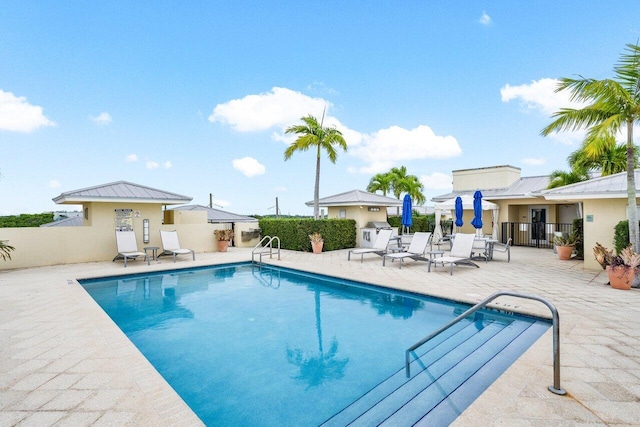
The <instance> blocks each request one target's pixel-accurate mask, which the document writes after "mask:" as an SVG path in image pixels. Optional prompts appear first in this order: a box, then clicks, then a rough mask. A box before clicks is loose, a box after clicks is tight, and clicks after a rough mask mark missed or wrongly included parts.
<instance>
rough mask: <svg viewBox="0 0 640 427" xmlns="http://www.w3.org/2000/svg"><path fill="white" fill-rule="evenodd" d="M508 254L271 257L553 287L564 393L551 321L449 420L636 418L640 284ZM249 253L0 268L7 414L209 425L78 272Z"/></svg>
mask: <svg viewBox="0 0 640 427" xmlns="http://www.w3.org/2000/svg"><path fill="white" fill-rule="evenodd" d="M587 252H588V251H587ZM501 255H503V254H497V255H496V257H495V260H494V261H491V262H488V263H485V262H479V265H480V268H479V269H475V268H469V267H456V268H454V273H453V276H450V275H449V272H448V269H444V268H437V269H435V270H433V269H432V272H431V273H427V266H426V263H424V262H413V261H408V262H406V263H405V264H404V265H403V268H402V269H399V268H398V265H397V263H387V266H386V267H382V260H381V258H380V257H378V256H375V255H371V256H368V257H367V256H365V261H364V262H363V263H361V262H360V261H359V260H351V261H347V251H346V250H345V251H334V252H325V253H322V254H318V255H314V254H311V253H300V252H290V251H283V253H282V257H281V260H280V261H278V260H277V259H275V258H273V259H271V260H270V259H268V258H267V259H266V262H268V263H272V264H275V265H280V266H284V267H290V268H296V269H302V270H306V271H311V272H317V273H322V274H329V275H333V276H338V277H344V278H348V279H355V280H362V281H366V282H369V283H373V284H378V285H383V286H387V287H394V288H399V289H403V290H408V291H412V292H419V293H426V294H429V295H434V296H440V297H445V298H451V299H455V300H459V301H465V302H470V303H474V302H476V301H478V300H481V299H483V298H485V297H486V296H488V295H490V294H491V293H493V292H495V291H498V290H514V291H519V292H524V293H533V294H538V295H540V296H542V297H545V298H547V299H549V300H551V301H552V302H553V303H554V304H555V305H556V307H557V308H558V311H559V313H560V319H561V325H560V335H561V341H560V343H561V344H560V348H561V366H562V372H561V375H562V376H561V386H562V387H563V388H564V389H565V390H566V391H567V392H568V393H567V395H566V396H557V395H554V394H552V393H550V392H549V391H547V386H549V385H551V384H552V382H553V373H552V336H551V331H549V332H547V333H546V334H545V335H544V336H543V337H542V338H541V339H540V340H538V341H537V342H536V343H535V344H534V345H533V346H532V347H531V348H530V349H529V350H528V351H527V352H526V353H525V354H524V355H523V356H522V357H520V359H518V360H517V361H516V363H514V364H513V365H512V366H511V368H509V369H508V370H507V371H506V372H505V373H504V374H503V375H502V376H501V377H500V378H499V379H498V380H497V381H496V382H495V383H494V384H493V385H492V386H491V387H490V388H489V389H488V390H486V391H485V392H484V393H483V394H482V395H481V396H480V397H479V398H478V399H477V400H476V401H475V402H474V403H473V404H472V405H471V406H470V407H469V408H468V409H467V410H466V411H465V412H464V413H463V414H462V415H461V416H460V417H459V418H458V419H457V420H456V421H455V422H454V425H459V426H468V425H482V426H493V425H508V426H516V425H517V426H540V425H563V426H574V425H575V426H578V425H579V426H582V425H590V426H591V425H615V426H632V425H640V328H638V326H637V325H636V323H637V321H638V319H640V290H638V289H632V290H631V291H620V290H615V289H611V288H610V287H609V286H605V285H604V283H606V282H607V278H606V275H605V274H604V272H599V271H589V270H584V269H583V268H582V263H581V262H578V261H559V260H558V259H557V255H555V254H553V252H552V251H551V250H548V249H546V250H541V249H534V248H521V247H514V248H513V249H512V258H511V262H510V263H507V262H506V257H505V256H501ZM589 255H590V254H589V253H587V256H589ZM250 259H251V250H250V249H238V248H230V250H229V252H226V253H205V254H197V255H196V261H195V262H194V261H191V260H187V259H183V260H178V262H177V263H176V264H174V263H173V262H172V261H171V260H170V259H169V258H164V259H161V260H160V261H152V265H151V266H147V265H146V263H143V262H140V261H136V262H131V263H128V264H127V265H128V266H127V268H126V270H125V269H124V268H123V266H122V263H121V262H120V263H118V262H116V263H112V262H96V263H86V264H74V265H62V266H53V267H41V268H30V269H22V270H9V271H0V426H14V425H16V426H29V425H33V426H46V425H70V426H82V425H92V426H101V425H119V426H120V425H136V426H159V425H166V426H189V425H201V422H200V420H199V419H198V418H197V417H196V416H195V415H194V414H193V412H192V411H191V410H190V409H189V408H188V407H187V406H186V404H185V403H184V402H183V401H182V399H180V397H179V396H178V395H177V394H176V393H175V392H174V391H173V390H172V389H171V387H170V386H169V385H168V384H167V383H166V382H165V381H164V379H163V378H162V377H161V376H160V375H159V374H158V373H157V372H156V371H155V369H154V368H153V367H152V366H151V365H150V364H149V363H148V362H147V360H146V359H145V358H144V357H143V356H142V355H141V353H140V352H139V351H138V350H137V349H136V348H135V347H134V346H133V344H131V343H130V341H129V340H128V339H127V338H126V336H125V335H124V334H123V333H122V332H121V331H120V330H119V329H118V328H117V326H115V324H114V323H113V322H112V321H111V319H110V318H109V317H108V316H107V315H106V314H105V313H104V312H103V311H102V309H101V308H100V307H99V306H98V305H97V304H96V303H95V302H94V301H93V300H92V299H91V297H89V296H88V294H87V293H86V292H85V291H84V289H83V288H82V287H81V286H80V285H79V284H78V283H77V282H76V281H75V279H79V278H89V277H101V276H109V275H116V274H131V273H140V272H147V271H157V270H165V269H172V268H185V267H193V266H200V265H210V264H220V263H227V262H236V261H247V260H250ZM494 306H496V307H500V308H503V309H505V310H508V311H523V312H527V313H533V314H537V315H542V316H545V317H548V316H549V314H548V309H547V308H546V307H545V306H543V305H542V304H540V303H537V302H535V301H529V300H519V299H515V298H511V297H501V298H499V299H498V300H497V301H496V304H495V305H494ZM428 332H429V331H425V335H426V333H428Z"/></svg>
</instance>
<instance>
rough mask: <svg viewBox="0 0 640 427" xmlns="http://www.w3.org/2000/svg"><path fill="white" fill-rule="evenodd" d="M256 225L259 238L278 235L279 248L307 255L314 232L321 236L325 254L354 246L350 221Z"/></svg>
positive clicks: (289, 220)
mask: <svg viewBox="0 0 640 427" xmlns="http://www.w3.org/2000/svg"><path fill="white" fill-rule="evenodd" d="M258 224H260V229H261V230H262V235H263V236H272V237H273V236H278V238H279V239H280V247H281V248H282V249H290V250H294V251H303V252H310V251H311V243H310V242H309V236H310V235H312V234H314V233H319V234H321V235H322V239H323V240H324V250H325V251H335V250H338V249H347V248H353V247H354V246H355V245H356V222H355V221H354V220H352V219H319V220H314V219H311V218H278V219H276V218H262V219H260V221H259V222H258Z"/></svg>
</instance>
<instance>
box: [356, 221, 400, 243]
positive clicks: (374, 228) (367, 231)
mask: <svg viewBox="0 0 640 427" xmlns="http://www.w3.org/2000/svg"><path fill="white" fill-rule="evenodd" d="M391 228H392V227H391V225H389V223H388V222H387V221H371V222H368V223H367V225H365V226H364V227H362V228H361V229H360V243H361V244H360V246H362V247H364V248H370V247H372V246H373V242H374V241H375V240H376V235H377V234H378V232H379V231H380V230H382V229H391Z"/></svg>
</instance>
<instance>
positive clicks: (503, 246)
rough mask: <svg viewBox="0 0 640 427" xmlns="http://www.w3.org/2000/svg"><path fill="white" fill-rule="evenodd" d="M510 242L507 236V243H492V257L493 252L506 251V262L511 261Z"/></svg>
mask: <svg viewBox="0 0 640 427" xmlns="http://www.w3.org/2000/svg"><path fill="white" fill-rule="evenodd" d="M511 242H512V239H511V237H509V239H508V240H507V243H494V244H493V248H492V254H491V255H492V258H493V252H496V251H497V252H506V253H507V262H511Z"/></svg>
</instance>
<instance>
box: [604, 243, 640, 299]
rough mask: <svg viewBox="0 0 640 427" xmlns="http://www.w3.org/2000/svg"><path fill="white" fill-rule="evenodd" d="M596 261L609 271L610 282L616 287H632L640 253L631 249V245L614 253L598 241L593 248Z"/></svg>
mask: <svg viewBox="0 0 640 427" xmlns="http://www.w3.org/2000/svg"><path fill="white" fill-rule="evenodd" d="M593 254H594V256H595V257H596V261H598V263H599V264H600V265H601V266H602V268H604V269H605V270H606V271H607V275H608V276H609V284H610V285H611V287H612V288H615V289H624V290H628V289H631V285H632V284H633V279H634V277H635V275H636V271H637V269H638V266H639V265H640V254H637V253H635V252H634V251H633V249H631V245H629V246H627V247H626V248H624V249H623V250H622V251H620V254H618V255H614V253H613V250H608V249H607V248H605V247H604V246H602V245H601V244H600V243H597V242H596V246H595V247H594V248H593Z"/></svg>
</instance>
